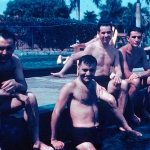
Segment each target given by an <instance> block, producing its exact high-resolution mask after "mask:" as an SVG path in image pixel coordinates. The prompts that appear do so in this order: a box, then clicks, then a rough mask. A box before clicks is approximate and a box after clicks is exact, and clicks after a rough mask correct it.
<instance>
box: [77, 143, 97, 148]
mask: <svg viewBox="0 0 150 150" xmlns="http://www.w3.org/2000/svg"><path fill="white" fill-rule="evenodd" d="M76 149H77V150H89V149H90V150H96V148H95V147H94V145H93V144H92V143H90V142H84V143H81V144H80V145H78V146H77V147H76Z"/></svg>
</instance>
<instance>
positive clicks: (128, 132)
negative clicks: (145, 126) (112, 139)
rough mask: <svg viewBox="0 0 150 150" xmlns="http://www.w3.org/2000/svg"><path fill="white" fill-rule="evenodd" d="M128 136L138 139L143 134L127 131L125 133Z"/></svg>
mask: <svg viewBox="0 0 150 150" xmlns="http://www.w3.org/2000/svg"><path fill="white" fill-rule="evenodd" d="M125 132H126V133H127V134H129V135H130V136H132V137H133V136H134V137H138V136H142V133H140V132H138V131H135V130H126V131H125Z"/></svg>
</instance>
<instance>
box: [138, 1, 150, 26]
mask: <svg viewBox="0 0 150 150" xmlns="http://www.w3.org/2000/svg"><path fill="white" fill-rule="evenodd" d="M145 2H146V3H147V5H149V2H150V0H145ZM136 26H137V27H141V4H140V0H137V2H136Z"/></svg>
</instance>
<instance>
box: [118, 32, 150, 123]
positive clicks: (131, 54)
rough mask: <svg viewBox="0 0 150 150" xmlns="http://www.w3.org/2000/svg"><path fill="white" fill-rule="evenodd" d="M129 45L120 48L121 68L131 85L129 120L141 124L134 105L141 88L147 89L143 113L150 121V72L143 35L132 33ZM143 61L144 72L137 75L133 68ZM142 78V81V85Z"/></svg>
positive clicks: (129, 37)
mask: <svg viewBox="0 0 150 150" xmlns="http://www.w3.org/2000/svg"><path fill="white" fill-rule="evenodd" d="M127 40H128V44H126V45H125V46H123V47H121V48H120V51H121V55H120V58H121V66H122V72H123V77H124V78H125V79H126V81H127V82H128V83H129V85H130V88H129V92H128V93H129V100H130V106H129V108H128V110H129V112H130V115H129V118H130V119H131V120H132V121H133V122H135V123H137V124H140V122H141V120H140V118H139V117H137V116H136V115H135V114H134V104H135V102H136V96H137V92H138V90H139V87H140V86H141V87H147V86H148V89H147V92H146V98H145V100H144V102H143V106H142V113H143V115H144V117H146V118H149V119H150V114H149V113H148V112H147V110H146V108H147V106H148V104H149V103H150V94H149V93H150V87H149V85H150V77H149V76H150V70H149V64H148V61H147V57H146V53H145V51H144V50H143V48H140V47H139V45H140V42H141V40H142V33H141V32H138V31H131V32H130V35H129V36H127ZM139 61H141V64H142V67H143V69H144V71H143V72H141V73H139V74H137V73H133V72H132V70H133V68H134V67H135V66H136V65H137V63H138V62H139ZM140 78H141V79H142V80H141V81H142V82H141V83H140Z"/></svg>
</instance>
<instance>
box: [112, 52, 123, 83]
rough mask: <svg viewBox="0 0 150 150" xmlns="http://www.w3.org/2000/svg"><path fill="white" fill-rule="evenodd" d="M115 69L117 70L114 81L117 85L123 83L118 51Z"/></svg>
mask: <svg viewBox="0 0 150 150" xmlns="http://www.w3.org/2000/svg"><path fill="white" fill-rule="evenodd" d="M114 68H115V76H114V78H113V80H114V81H115V82H114V84H115V85H116V84H120V83H121V78H122V72H121V67H120V61H119V53H118V51H117V50H116V52H115V60H114Z"/></svg>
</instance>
